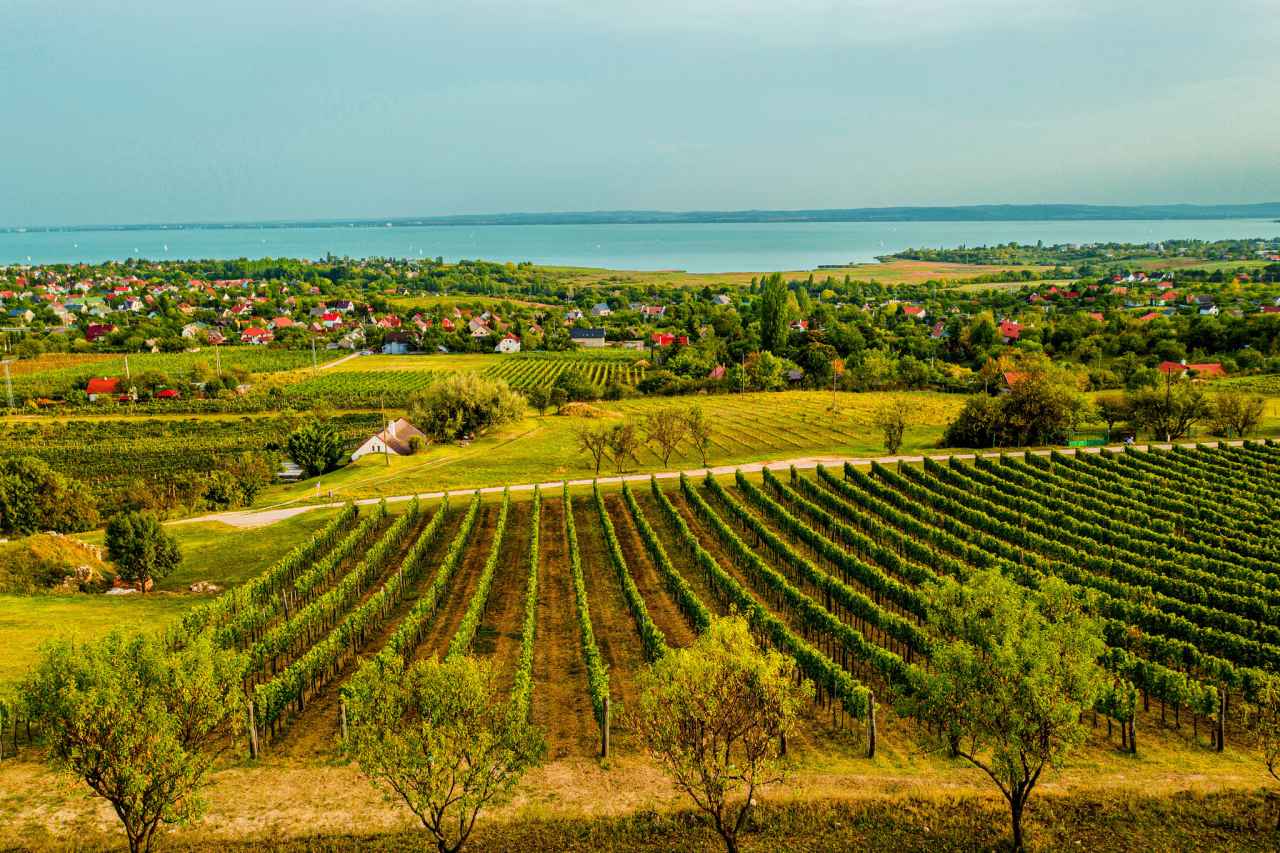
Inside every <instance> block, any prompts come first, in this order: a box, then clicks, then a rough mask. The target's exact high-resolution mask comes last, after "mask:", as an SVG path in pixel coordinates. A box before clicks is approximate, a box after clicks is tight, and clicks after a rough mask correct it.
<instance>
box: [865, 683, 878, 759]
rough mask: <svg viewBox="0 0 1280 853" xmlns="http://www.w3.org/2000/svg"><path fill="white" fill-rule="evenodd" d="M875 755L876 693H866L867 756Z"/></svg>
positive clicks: (873, 756) (872, 756)
mask: <svg viewBox="0 0 1280 853" xmlns="http://www.w3.org/2000/svg"><path fill="white" fill-rule="evenodd" d="M875 757H876V694H874V693H871V692H868V693H867V758H875Z"/></svg>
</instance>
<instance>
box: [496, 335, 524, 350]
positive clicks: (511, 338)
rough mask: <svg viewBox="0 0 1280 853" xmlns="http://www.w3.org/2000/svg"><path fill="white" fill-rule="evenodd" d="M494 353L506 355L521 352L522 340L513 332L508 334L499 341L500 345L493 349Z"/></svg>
mask: <svg viewBox="0 0 1280 853" xmlns="http://www.w3.org/2000/svg"><path fill="white" fill-rule="evenodd" d="M493 351H494V352H500V353H503V354H504V355H510V354H511V353H515V352H520V339H519V338H517V337H516V336H515V335H513V334H512V333H511V332H507V333H506V334H505V335H503V336H502V339H501V340H500V341H498V345H497V346H495V347H494V348H493Z"/></svg>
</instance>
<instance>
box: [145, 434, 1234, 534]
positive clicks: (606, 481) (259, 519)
mask: <svg viewBox="0 0 1280 853" xmlns="http://www.w3.org/2000/svg"><path fill="white" fill-rule="evenodd" d="M1227 444H1228V445H1231V446H1233V447H1240V446H1242V445H1243V444H1244V442H1243V441H1228V442H1227ZM1171 446H1173V445H1168V444H1151V445H1145V444H1139V445H1132V446H1131V447H1132V449H1134V450H1148V449H1151V448H1155V449H1158V450H1167V449H1169V448H1170V447H1171ZM1177 446H1178V447H1187V448H1191V449H1194V448H1195V446H1196V445H1195V443H1194V442H1191V443H1186V444H1178V445H1177ZM1103 449H1104V448H1100V447H1083V448H1074V447H1057V448H1054V450H1056V451H1058V452H1059V453H1064V454H1066V455H1068V456H1073V455H1075V454H1076V453H1078V452H1079V453H1098V452H1099V451H1101V450H1103ZM1106 449H1109V450H1114V451H1123V450H1124V447H1123V445H1113V446H1111V447H1109V448H1106ZM1012 452H1015V449H1014V448H1006V449H1004V450H1001V451H995V452H984V453H982V454H980V455H981V456H982V457H983V458H985V459H999V458H1000V455H1001V453H1012ZM1031 452H1032V453H1033V454H1035V455H1036V456H1048V455H1049V454H1050V453H1051V452H1052V451H1050V450H1033V451H1031ZM976 455H979V454H975V453H973V452H967V453H940V454H930V455H929V456H928V458H929V459H932V460H934V461H937V462H946V461H947V460H948V459H950V458H952V457H955V458H956V459H973V458H974V457H975V456H976ZM924 459H925V457H924V456H918V455H917V456H912V455H898V456H876V457H858V456H800V457H796V458H794V459H774V460H769V461H767V462H746V463H743V464H741V465H717V466H714V467H711V468H690V469H685V470H684V471H660V472H654V473H652V474H648V473H645V474H626V475H624V476H621V477H618V476H611V477H600V478H599V480H600V484H601V485H616V484H619V483H622V482H624V481H625V482H628V483H647V482H648V481H649V478H650V477H651V476H653V477H657V478H658V479H659V480H670V479H676V478H678V477H679V476H680V475H681V474H682V473H683V474H687V475H688V476H690V477H702V476H704V475H706V473H707V472H708V471H710V472H711V473H712V474H713V475H715V476H717V477H721V476H726V475H731V474H733V472H735V471H742V472H743V473H744V474H752V473H758V472H759V471H761V470H762V469H764V468H768V469H769V470H771V471H786V470H788V469H789V468H791V467H793V466H794V467H795V468H798V469H800V470H808V469H811V468H816V467H817V466H818V465H826V466H828V467H830V466H837V467H838V466H840V465H843V464H844V463H845V462H849V463H851V464H853V465H870V464H871V463H872V462H879V463H880V464H882V465H892V464H895V463H898V462H922V461H923V460H924ZM592 482H593V480H570V481H569V485H570V486H590V485H591V483H592ZM560 483H561V481H559V480H555V481H550V482H546V483H519V484H511V485H509V486H483V487H481V488H480V489H479V491H480V493H481V494H489V495H497V494H502V490H503V489H505V488H510V489H511V491H513V492H531V491H533V489H534V487H535V486H540V487H541V488H542V490H543V491H544V492H551V491H553V490H559V488H560ZM475 491H476V489H475V488H474V487H468V488H458V489H450V490H449V491H448V492H422V493H420V494H418V495H416V497H418V498H420V499H422V500H434V499H438V498H441V497H443V496H444V495H445V494H448V495H450V496H451V497H459V496H467V497H469V496H470V495H472V494H473V493H474V492H475ZM414 497H415V495H393V496H391V497H388V498H385V500H386V501H387V503H395V502H397V501H407V500H412V499H413V498H414ZM380 500H384V498H362V499H360V500H358V501H356V503H357V504H361V505H372V504H376V503H377V502H378V501H380ZM345 505H346V502H345V501H333V502H331V503H322V504H307V505H305V506H289V507H272V508H269V509H261V510H243V511H235V512H216V513H212V514H209V515H201V516H196V517H193V518H181V519H176V520H174V521H169V522H165V523H166V524H187V523H189V522H193V521H220V522H222V523H223V524H229V525H231V526H232V527H262V526H263V525H267V524H274V523H275V522H277V521H281V520H283V519H286V518H291V517H293V516H295V515H297V514H299V513H302V512H310V511H311V510H315V509H326V508H329V509H332V508H333V507H341V506H345Z"/></svg>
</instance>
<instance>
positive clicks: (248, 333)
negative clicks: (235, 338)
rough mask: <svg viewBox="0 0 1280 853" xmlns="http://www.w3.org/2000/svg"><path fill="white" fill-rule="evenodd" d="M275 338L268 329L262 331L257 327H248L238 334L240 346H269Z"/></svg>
mask: <svg viewBox="0 0 1280 853" xmlns="http://www.w3.org/2000/svg"><path fill="white" fill-rule="evenodd" d="M275 338H276V336H275V335H273V334H272V333H271V330H270V329H262V328H259V327H257V326H250V327H249V328H247V329H245V330H244V331H243V332H241V333H240V343H242V344H254V345H261V344H269V343H271V342H272V341H273V340H275Z"/></svg>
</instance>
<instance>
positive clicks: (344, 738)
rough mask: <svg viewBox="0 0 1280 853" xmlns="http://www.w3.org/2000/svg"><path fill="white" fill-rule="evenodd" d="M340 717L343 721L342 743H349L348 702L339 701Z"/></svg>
mask: <svg viewBox="0 0 1280 853" xmlns="http://www.w3.org/2000/svg"><path fill="white" fill-rule="evenodd" d="M338 716H339V717H340V718H341V720H342V742H343V743H346V742H347V700H345V699H339V700H338Z"/></svg>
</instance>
